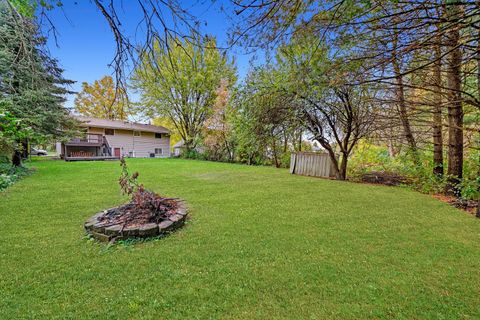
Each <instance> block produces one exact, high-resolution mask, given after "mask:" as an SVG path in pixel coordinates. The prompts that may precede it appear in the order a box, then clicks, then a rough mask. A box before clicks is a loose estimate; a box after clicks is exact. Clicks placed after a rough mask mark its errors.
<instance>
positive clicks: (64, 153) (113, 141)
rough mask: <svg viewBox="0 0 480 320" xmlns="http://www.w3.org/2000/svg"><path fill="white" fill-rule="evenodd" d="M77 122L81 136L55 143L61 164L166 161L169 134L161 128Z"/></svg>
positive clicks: (132, 124)
mask: <svg viewBox="0 0 480 320" xmlns="http://www.w3.org/2000/svg"><path fill="white" fill-rule="evenodd" d="M77 119H78V120H79V121H80V122H81V127H82V129H83V131H84V133H83V134H82V135H81V136H80V137H77V138H74V139H72V140H71V141H68V142H65V143H57V153H58V154H59V155H60V156H61V157H62V158H63V159H65V160H68V161H72V160H105V159H116V158H120V157H121V156H124V157H135V158H165V157H170V131H169V130H168V129H166V128H164V127H161V126H154V125H149V124H142V123H135V122H129V121H114V120H106V119H96V118H86V117H77Z"/></svg>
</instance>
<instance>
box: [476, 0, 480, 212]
mask: <svg viewBox="0 0 480 320" xmlns="http://www.w3.org/2000/svg"><path fill="white" fill-rule="evenodd" d="M477 9H480V0H477ZM477 26H479V27H480V24H479V25H477ZM477 95H478V98H479V99H480V29H478V33H477ZM477 138H478V143H477V146H478V147H480V132H477ZM477 165H478V174H477V175H478V176H479V177H480V155H479V156H478V163H477ZM477 191H478V194H479V195H478V203H477V214H476V217H477V218H480V184H479V185H478V186H477Z"/></svg>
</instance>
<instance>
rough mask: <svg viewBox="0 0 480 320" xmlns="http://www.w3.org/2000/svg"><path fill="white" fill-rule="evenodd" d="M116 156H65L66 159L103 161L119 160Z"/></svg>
mask: <svg viewBox="0 0 480 320" xmlns="http://www.w3.org/2000/svg"><path fill="white" fill-rule="evenodd" d="M119 159H120V158H119V157H115V156H93V157H65V161H102V160H119Z"/></svg>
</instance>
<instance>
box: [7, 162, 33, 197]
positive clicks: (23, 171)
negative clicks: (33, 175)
mask: <svg viewBox="0 0 480 320" xmlns="http://www.w3.org/2000/svg"><path fill="white" fill-rule="evenodd" d="M30 172H31V171H30V169H27V168H25V167H14V166H12V165H11V164H9V163H0V191H1V190H4V189H6V188H7V187H9V186H11V185H12V184H14V183H15V181H17V180H19V179H21V178H22V177H24V176H26V175H28V174H29V173H30Z"/></svg>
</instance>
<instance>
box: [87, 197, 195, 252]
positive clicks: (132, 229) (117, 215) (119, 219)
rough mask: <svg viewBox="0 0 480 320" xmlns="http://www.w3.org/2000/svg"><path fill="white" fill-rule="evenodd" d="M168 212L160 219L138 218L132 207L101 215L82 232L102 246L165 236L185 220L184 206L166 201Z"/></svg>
mask: <svg viewBox="0 0 480 320" xmlns="http://www.w3.org/2000/svg"><path fill="white" fill-rule="evenodd" d="M165 203H166V204H167V205H166V207H167V210H166V212H165V213H164V214H162V215H158V216H155V215H149V214H138V213H137V211H136V208H135V206H134V204H132V203H129V204H126V205H123V206H120V207H116V208H111V209H108V210H104V211H101V212H99V213H97V214H95V215H94V216H92V217H91V218H90V219H88V220H87V221H86V222H85V224H84V227H85V231H86V232H87V233H88V234H90V235H91V236H93V237H94V238H95V239H97V240H99V241H102V242H115V241H118V240H126V239H131V238H149V237H156V236H160V235H165V234H167V233H169V232H172V231H174V230H176V229H178V228H180V227H181V226H183V224H184V222H185V219H186V218H187V208H186V206H185V202H184V201H182V200H178V199H165Z"/></svg>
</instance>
